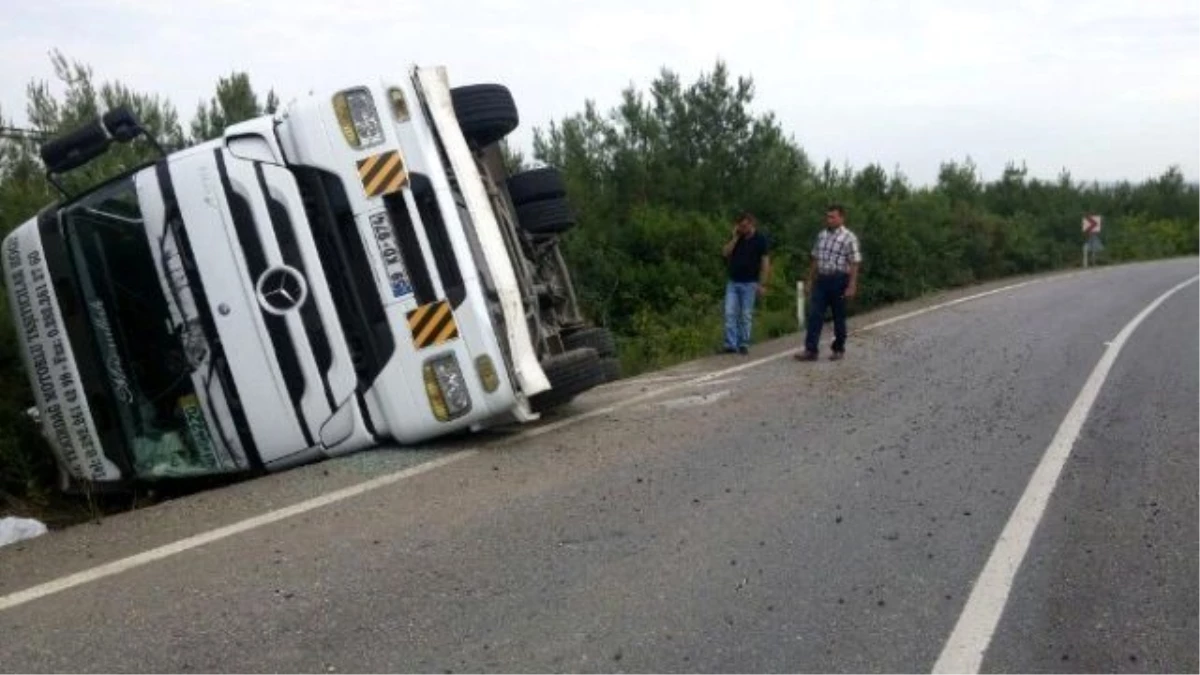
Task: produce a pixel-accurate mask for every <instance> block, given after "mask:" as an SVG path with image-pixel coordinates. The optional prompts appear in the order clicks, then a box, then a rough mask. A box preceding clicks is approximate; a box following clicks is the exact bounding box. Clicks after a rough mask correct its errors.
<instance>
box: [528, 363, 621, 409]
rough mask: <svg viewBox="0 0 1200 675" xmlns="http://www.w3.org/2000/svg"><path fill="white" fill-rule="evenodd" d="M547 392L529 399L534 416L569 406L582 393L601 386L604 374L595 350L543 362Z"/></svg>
mask: <svg viewBox="0 0 1200 675" xmlns="http://www.w3.org/2000/svg"><path fill="white" fill-rule="evenodd" d="M542 370H543V371H545V373H546V379H548V380H550V390H549V391H544V392H542V393H540V394H536V395H534V396H533V397H531V398H530V399H529V405H530V407H531V408H533V410H534V411H535V412H546V411H547V410H552V409H554V408H557V407H558V406H560V405H563V404H565V403H567V402H569V401H570V400H571V399H573V398H575V397H576V396H578V395H580V394H582V393H583V392H585V391H587V390H588V389H591V388H593V387H596V386H598V385H601V384H604V375H605V371H604V368H603V365H602V364H601V362H600V356H599V355H598V354H596V350H595V349H575V350H572V351H569V352H563V353H562V354H556V355H554V356H551V357H549V358H547V359H546V360H545V361H542Z"/></svg>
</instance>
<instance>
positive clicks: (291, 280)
mask: <svg viewBox="0 0 1200 675" xmlns="http://www.w3.org/2000/svg"><path fill="white" fill-rule="evenodd" d="M307 297H308V284H306V283H305V282H304V276H303V275H301V274H300V272H299V271H297V270H295V269H293V268H291V267H288V266H286V265H283V266H281V267H272V268H271V269H269V270H267V271H266V272H263V275H262V276H261V277H259V278H258V304H260V305H262V308H263V309H265V310H267V311H268V312H270V313H272V314H287V313H288V312H290V311H292V310H293V309H296V308H297V307H299V306H300V305H302V304H304V300H305V299H306V298H307Z"/></svg>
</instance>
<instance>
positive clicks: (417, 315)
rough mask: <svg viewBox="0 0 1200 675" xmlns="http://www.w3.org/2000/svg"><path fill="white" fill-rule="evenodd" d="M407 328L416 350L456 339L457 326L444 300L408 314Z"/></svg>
mask: <svg viewBox="0 0 1200 675" xmlns="http://www.w3.org/2000/svg"><path fill="white" fill-rule="evenodd" d="M408 328H409V330H411V331H412V336H413V344H414V345H415V346H416V348H417V349H425V348H426V347H434V346H437V345H441V344H445V343H447V342H449V341H451V340H454V339H456V338H458V324H456V323H454V313H453V312H451V311H450V303H448V302H446V301H445V300H439V301H437V302H433V303H430V304H428V305H421V306H420V307H418V308H416V309H414V310H413V311H411V312H409V313H408Z"/></svg>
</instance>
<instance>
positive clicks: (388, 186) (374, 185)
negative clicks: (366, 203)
mask: <svg viewBox="0 0 1200 675" xmlns="http://www.w3.org/2000/svg"><path fill="white" fill-rule="evenodd" d="M358 177H359V179H361V180H362V185H363V190H364V191H365V192H366V193H367V196H368V197H378V196H379V195H386V194H390V193H392V192H395V191H397V190H399V189H400V188H402V187H404V184H405V183H407V182H408V171H406V170H405V168H404V158H403V157H401V156H400V151H399V150H388V151H387V152H381V153H379V154H378V155H372V156H370V157H367V158H366V159H360V160H358Z"/></svg>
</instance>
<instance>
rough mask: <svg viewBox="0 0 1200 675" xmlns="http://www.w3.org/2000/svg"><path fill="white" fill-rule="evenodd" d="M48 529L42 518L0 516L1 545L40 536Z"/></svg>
mask: <svg viewBox="0 0 1200 675" xmlns="http://www.w3.org/2000/svg"><path fill="white" fill-rule="evenodd" d="M47 531H48V530H47V529H46V525H45V524H44V523H42V522H41V521H40V520H34V519H33V518H16V517H14V516H5V517H4V518H0V546H4V545H7V544H14V543H16V542H18V541H22V540H25V539H33V538H34V537H40V536H42V535H43V534H46V532H47Z"/></svg>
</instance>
